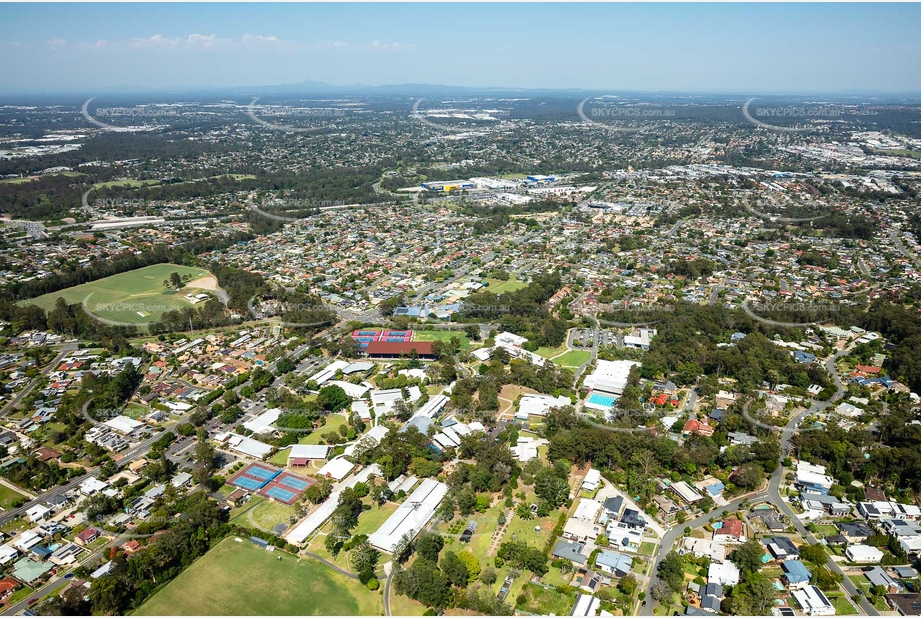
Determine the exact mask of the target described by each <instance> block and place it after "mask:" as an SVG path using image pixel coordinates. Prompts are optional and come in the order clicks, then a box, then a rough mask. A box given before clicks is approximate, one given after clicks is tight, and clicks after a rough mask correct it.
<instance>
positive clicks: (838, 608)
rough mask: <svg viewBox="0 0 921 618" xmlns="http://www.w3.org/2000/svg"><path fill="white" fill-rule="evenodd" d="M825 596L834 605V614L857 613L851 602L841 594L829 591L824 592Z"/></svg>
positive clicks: (848, 614) (850, 614)
mask: <svg viewBox="0 0 921 618" xmlns="http://www.w3.org/2000/svg"><path fill="white" fill-rule="evenodd" d="M825 596H827V597H828V600H829V601H831V604H832V605H834V606H835V615H836V616H853V615H855V614H857V610H856V609H854V606H853V605H851V602H850V601H849V600H848V599H847V597H845V596H844V595H843V594H841V593H838V594H835V593H834V592H829V593H826V594H825Z"/></svg>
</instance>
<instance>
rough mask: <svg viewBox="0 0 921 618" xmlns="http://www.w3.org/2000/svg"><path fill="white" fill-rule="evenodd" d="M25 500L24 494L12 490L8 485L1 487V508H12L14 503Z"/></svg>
mask: <svg viewBox="0 0 921 618" xmlns="http://www.w3.org/2000/svg"><path fill="white" fill-rule="evenodd" d="M23 498H26V496H25V495H24V494H21V493H19V492H18V491H16V490H15V489H11V488H9V487H7V486H6V485H0V508H2V509H3V510H6V509H9V508H12V507H13V502H15V501H16V500H21V499H23Z"/></svg>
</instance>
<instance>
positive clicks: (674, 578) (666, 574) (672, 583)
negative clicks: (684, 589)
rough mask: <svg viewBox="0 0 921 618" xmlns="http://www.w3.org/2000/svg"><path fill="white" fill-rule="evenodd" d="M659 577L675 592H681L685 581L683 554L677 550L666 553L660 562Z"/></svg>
mask: <svg viewBox="0 0 921 618" xmlns="http://www.w3.org/2000/svg"><path fill="white" fill-rule="evenodd" d="M658 572H659V578H660V579H662V580H663V581H665V583H666V584H668V587H669V588H670V589H672V590H673V591H674V592H679V591H680V589H681V585H682V583H683V582H684V563H683V562H682V561H681V556H679V555H678V553H677V552H675V551H670V552H668V554H666V556H665V558H663V559H662V562H660V563H659V571H658Z"/></svg>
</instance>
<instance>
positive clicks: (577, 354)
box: [553, 350, 592, 368]
mask: <svg viewBox="0 0 921 618" xmlns="http://www.w3.org/2000/svg"><path fill="white" fill-rule="evenodd" d="M591 357H592V353H591V352H589V351H588V350H570V351H569V352H566V353H565V354H563V355H562V356H558V357H557V358H554V359H553V362H554V364H557V365H561V366H563V367H573V368H575V367H578V366H579V365H581V364H582V363H584V362H585V361H587V360H588V359H590V358H591Z"/></svg>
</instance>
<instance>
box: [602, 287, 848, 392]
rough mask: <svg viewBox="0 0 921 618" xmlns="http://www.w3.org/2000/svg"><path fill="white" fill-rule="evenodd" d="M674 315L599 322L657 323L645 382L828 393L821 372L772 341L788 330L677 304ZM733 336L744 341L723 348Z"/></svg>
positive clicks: (622, 316) (616, 316)
mask: <svg viewBox="0 0 921 618" xmlns="http://www.w3.org/2000/svg"><path fill="white" fill-rule="evenodd" d="M653 309H654V308H653ZM670 309H671V310H669V311H653V310H652V309H651V310H650V311H649V312H648V313H647V314H644V313H638V312H633V311H622V312H615V313H605V314H603V315H602V316H600V317H601V318H603V319H604V320H609V321H612V322H624V323H640V322H643V321H646V320H648V321H651V322H655V328H656V329H657V330H658V334H657V335H656V336H655V337H654V338H653V340H652V343H651V344H650V347H649V351H648V352H647V353H646V355H645V356H644V358H643V366H642V368H641V370H640V375H641V376H642V377H644V378H649V379H656V378H660V377H663V376H669V375H670V376H671V378H672V379H673V380H675V382H676V383H677V384H679V385H682V386H685V385H689V384H691V385H693V384H696V382H697V377H698V376H700V375H704V374H706V375H714V376H718V377H728V378H734V379H736V380H738V381H739V386H740V388H741V389H742V390H743V391H747V390H751V389H754V388H760V387H761V385H762V384H763V383H765V382H767V383H769V384H772V385H776V384H781V383H785V384H791V385H793V386H796V387H799V388H803V389H805V388H808V387H809V386H810V385H812V384H819V385H821V386H822V387H823V388H824V387H825V386H827V385H828V384H830V383H831V380H830V378H829V376H828V375H827V373H826V372H825V370H824V369H822V368H821V367H820V366H817V365H805V364H801V363H797V362H796V361H795V360H794V359H793V357H792V356H791V355H790V352H789V350H786V349H783V348H780V347H778V346H776V345H774V344H773V343H772V342H771V341H770V340H769V339H768V337H773V335H774V334H775V333H778V332H787V333H789V329H781V328H779V327H772V326H768V325H766V324H764V323H762V322H759V321H756V320H754V319H752V318H751V317H749V316H748V315H746V314H745V313H744V312H743V311H742V310H739V309H727V308H725V307H717V306H712V305H696V304H692V303H677V304H675V305H674V306H672V307H670ZM772 317H773V316H772ZM775 319H776V318H775ZM735 332H741V333H743V334H745V335H746V336H745V338H744V339H740V340H738V341H735V342H733V343H732V345H725V344H727V343H728V342H729V341H730V336H731V335H732V334H733V333H735ZM720 344H722V345H720ZM673 373H674V374H676V375H672V374H673Z"/></svg>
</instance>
